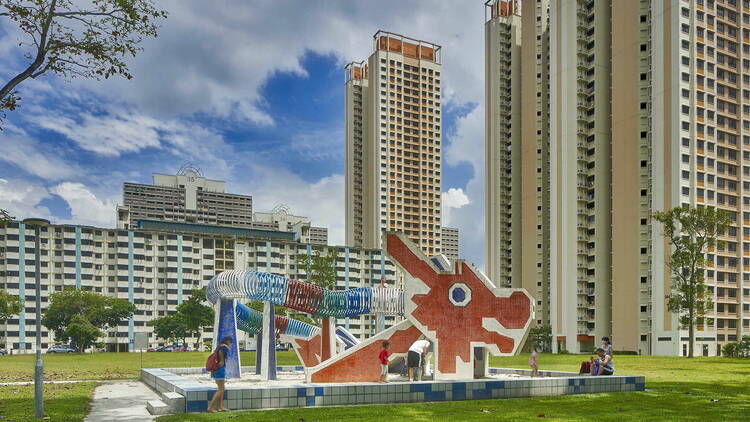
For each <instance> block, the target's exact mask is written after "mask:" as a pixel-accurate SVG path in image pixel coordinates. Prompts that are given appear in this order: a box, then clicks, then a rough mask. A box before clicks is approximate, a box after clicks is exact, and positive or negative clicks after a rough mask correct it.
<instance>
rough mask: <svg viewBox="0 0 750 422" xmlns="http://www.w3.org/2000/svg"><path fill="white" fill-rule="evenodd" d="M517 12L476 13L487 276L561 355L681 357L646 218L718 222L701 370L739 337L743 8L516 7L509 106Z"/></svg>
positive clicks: (744, 165) (732, 4)
mask: <svg viewBox="0 0 750 422" xmlns="http://www.w3.org/2000/svg"><path fill="white" fill-rule="evenodd" d="M519 3H520V2H516V1H501V0H498V1H489V2H487V7H488V10H489V13H488V20H487V22H486V23H485V31H486V34H487V46H486V49H487V55H486V57H487V104H488V106H487V157H488V164H487V177H488V179H487V186H488V188H487V195H488V196H487V202H488V203H487V209H488V212H487V218H488V221H487V227H488V228H490V230H489V231H488V245H489V246H490V247H489V248H488V259H487V262H488V270H489V271H490V273H491V276H492V277H493V278H497V277H501V278H502V277H505V276H506V275H508V277H509V278H510V279H511V281H512V283H513V284H514V285H515V284H516V283H517V281H516V280H517V278H518V277H520V279H521V280H520V281H519V282H518V283H520V284H518V285H519V286H522V287H526V288H527V289H528V290H529V291H530V292H533V293H534V295H535V298H536V299H537V309H538V310H540V311H541V314H538V315H537V324H543V325H547V324H549V325H551V327H552V330H553V335H554V349H555V350H563V349H565V350H568V351H570V352H574V353H575V352H582V351H587V350H590V349H591V348H592V347H593V346H594V345H595V344H596V343H597V342H598V341H599V339H600V337H603V336H609V337H611V338H612V340H613V342H614V347H615V349H616V350H626V351H633V352H638V353H643V354H658V355H682V354H685V353H686V352H687V348H688V337H687V330H684V329H681V327H680V326H679V324H678V316H677V315H676V314H674V313H672V312H670V311H669V310H668V308H667V297H668V296H669V294H670V293H671V275H670V272H669V269H668V268H667V267H666V265H665V264H664V262H665V259H666V258H667V257H668V256H669V255H670V253H671V249H670V246H669V245H668V244H667V243H666V242H665V241H664V239H663V237H662V230H661V228H660V227H659V226H658V224H657V223H656V222H655V221H654V220H653V219H652V218H651V216H652V215H653V213H654V212H656V211H662V210H666V209H669V208H672V207H675V206H680V205H685V204H689V205H693V206H699V205H703V206H713V207H717V208H720V209H723V210H725V211H727V212H729V213H730V215H731V216H732V218H733V223H732V225H731V227H730V228H729V230H727V232H726V233H724V235H723V236H721V237H720V239H721V240H722V241H723V245H722V246H721V247H717V248H716V249H715V250H710V251H708V253H707V259H708V262H709V268H708V270H707V272H706V282H707V284H708V285H709V288H710V290H711V291H712V292H713V302H714V304H715V305H714V309H713V310H712V311H711V312H710V314H709V318H708V321H707V323H706V324H705V325H704V326H699V327H697V338H696V350H697V353H698V354H703V355H716V354H719V353H720V349H721V346H722V345H723V344H726V343H727V342H731V341H736V340H737V339H740V338H741V337H742V335H746V334H748V333H750V242H748V239H750V235H749V234H750V227H748V225H750V209H749V208H750V195H749V196H747V197H746V196H744V194H745V192H746V191H750V181H746V180H748V177H750V150H749V149H750V146H748V145H750V104H748V102H750V76H747V74H746V73H747V72H748V70H750V60H749V59H747V58H746V57H747V56H748V55H750V4H748V2H747V1H733V0H697V1H687V0H671V1H666V2H651V1H648V0H639V1H627V2H619V1H598V0H597V1H592V0H549V1H547V0H537V1H524V2H523V6H522V9H521V13H520V14H521V17H520V22H521V23H520V25H521V29H520V32H521V43H520V51H521V53H520V56H521V58H520V67H521V70H520V74H521V76H520V83H521V90H520V91H521V93H520V95H516V91H514V87H515V81H514V80H513V75H514V74H515V73H514V72H513V69H514V68H515V66H516V63H515V62H514V58H515V57H517V52H518V43H517V42H516V41H515V37H516V34H517V33H518V30H517V29H516V26H517V25H518V21H519V18H518V17H514V16H512V15H513V14H518V5H519ZM508 59H510V65H509V66H510V71H509V72H507V71H506V70H505V69H507V66H508ZM503 66H506V67H503ZM503 73H510V75H511V80H510V82H508V81H507V80H505V79H504V78H503V76H502V74H503ZM519 98H520V100H519ZM508 106H509V108H510V111H508ZM517 114H520V124H521V128H520V133H521V135H520V141H519V140H518V137H517V136H516V133H514V129H517V124H516V122H517V121H518V120H517V119H518V117H517ZM508 128H509V129H510V130H506V129H508ZM516 145H518V146H519V148H516ZM518 149H520V153H519V154H517V155H516V154H514V152H516V151H517V150H518ZM519 165H520V166H521V170H520V176H518V177H516V175H517V173H516V168H517V167H518V166H519ZM545 179H546V180H547V181H545ZM519 186H520V187H519ZM516 192H520V202H521V203H520V206H517V207H518V208H514V206H516V205H515V204H514V198H515V196H514V195H515V193H516ZM503 195H505V196H503ZM503 201H504V202H503ZM508 207H510V208H508ZM508 209H510V210H511V212H510V213H504V211H505V210H508ZM515 209H520V210H521V212H520V223H519V222H517V221H516V220H515V219H514V217H515V213H514V210H515ZM508 214H510V215H508ZM508 220H510V224H509V225H508ZM504 227H509V230H506V229H504ZM516 230H520V233H521V236H520V248H521V251H522V252H521V255H522V256H521V257H520V258H516V253H517V252H518V247H519V243H518V241H517V240H516V239H517V238H516V237H515V232H516ZM532 240H533V241H534V243H531V241H532ZM527 242H528V243H527ZM534 250H536V253H534ZM506 257H510V260H509V261H506V260H505V258H506ZM517 263H520V269H517V266H518V264H517ZM545 268H547V269H545ZM517 271H518V272H517ZM516 274H519V275H516Z"/></svg>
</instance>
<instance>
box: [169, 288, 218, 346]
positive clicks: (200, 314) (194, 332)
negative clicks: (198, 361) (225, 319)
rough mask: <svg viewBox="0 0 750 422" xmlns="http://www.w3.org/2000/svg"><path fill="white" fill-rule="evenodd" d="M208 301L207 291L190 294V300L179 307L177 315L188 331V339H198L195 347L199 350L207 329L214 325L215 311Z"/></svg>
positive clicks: (195, 291) (198, 290)
mask: <svg viewBox="0 0 750 422" xmlns="http://www.w3.org/2000/svg"><path fill="white" fill-rule="evenodd" d="M205 302H207V301H206V289H205V288H204V289H196V290H193V292H192V293H191V294H190V297H189V298H188V300H186V301H184V302H182V303H181V304H179V305H177V314H176V315H180V317H181V318H182V320H183V323H184V324H185V329H187V331H188V336H187V337H194V338H196V343H195V347H196V348H198V341H199V340H200V336H201V333H202V332H203V329H204V328H205V327H210V326H212V325H213V324H214V310H213V308H211V307H210V306H208V305H204V303H205Z"/></svg>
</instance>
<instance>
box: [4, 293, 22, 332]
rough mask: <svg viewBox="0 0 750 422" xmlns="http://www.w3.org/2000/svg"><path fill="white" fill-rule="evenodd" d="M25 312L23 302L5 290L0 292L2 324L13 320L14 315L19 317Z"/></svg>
mask: <svg viewBox="0 0 750 422" xmlns="http://www.w3.org/2000/svg"><path fill="white" fill-rule="evenodd" d="M22 310H23V307H22V306H21V300H20V299H18V296H14V295H12V294H10V293H8V292H6V291H5V290H0V324H4V323H5V321H7V320H9V319H11V317H13V315H18V314H20V313H21V311H22Z"/></svg>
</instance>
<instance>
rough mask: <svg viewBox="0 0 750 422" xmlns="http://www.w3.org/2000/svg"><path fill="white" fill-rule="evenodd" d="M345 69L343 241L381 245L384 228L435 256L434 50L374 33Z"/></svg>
mask: <svg viewBox="0 0 750 422" xmlns="http://www.w3.org/2000/svg"><path fill="white" fill-rule="evenodd" d="M373 48H374V51H373V53H372V55H370V57H369V59H367V61H366V62H353V63H350V64H348V65H347V66H346V68H345V70H346V85H345V90H346V243H347V245H350V246H356V247H369V245H373V246H374V245H377V246H378V247H380V243H381V234H382V233H383V231H385V230H394V231H399V232H402V233H404V234H405V235H406V236H407V237H409V239H411V240H412V241H414V242H415V243H416V244H417V245H419V246H420V247H421V248H422V250H423V251H424V252H425V253H427V254H429V255H432V254H437V253H439V252H440V251H441V243H440V224H441V210H440V187H441V183H440V181H441V171H442V169H441V134H442V121H441V120H442V119H441V111H440V106H441V101H440V98H441V95H440V92H441V91H440V80H441V75H440V68H441V65H440V46H438V45H435V44H433V43H429V42H426V41H420V40H416V39H412V38H408V37H405V36H402V35H398V34H394V33H390V32H384V31H378V32H377V33H376V34H375V36H374V37H373Z"/></svg>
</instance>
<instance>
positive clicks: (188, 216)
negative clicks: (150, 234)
mask: <svg viewBox="0 0 750 422" xmlns="http://www.w3.org/2000/svg"><path fill="white" fill-rule="evenodd" d="M152 180H153V184H151V185H144V184H140V183H128V182H126V183H123V186H122V200H123V205H122V206H119V207H117V227H118V228H123V229H128V228H132V227H136V226H137V221H138V220H142V219H148V220H164V221H175V222H184V223H196V224H216V225H220V226H235V227H251V225H252V220H253V198H252V197H251V196H249V195H237V194H232V193H226V192H224V185H225V183H224V182H223V181H219V180H211V179H206V178H205V177H203V176H202V174H201V171H200V169H198V168H195V167H183V168H182V169H180V171H179V172H178V174H176V175H168V174H159V173H156V174H154V175H153V176H152Z"/></svg>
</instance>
